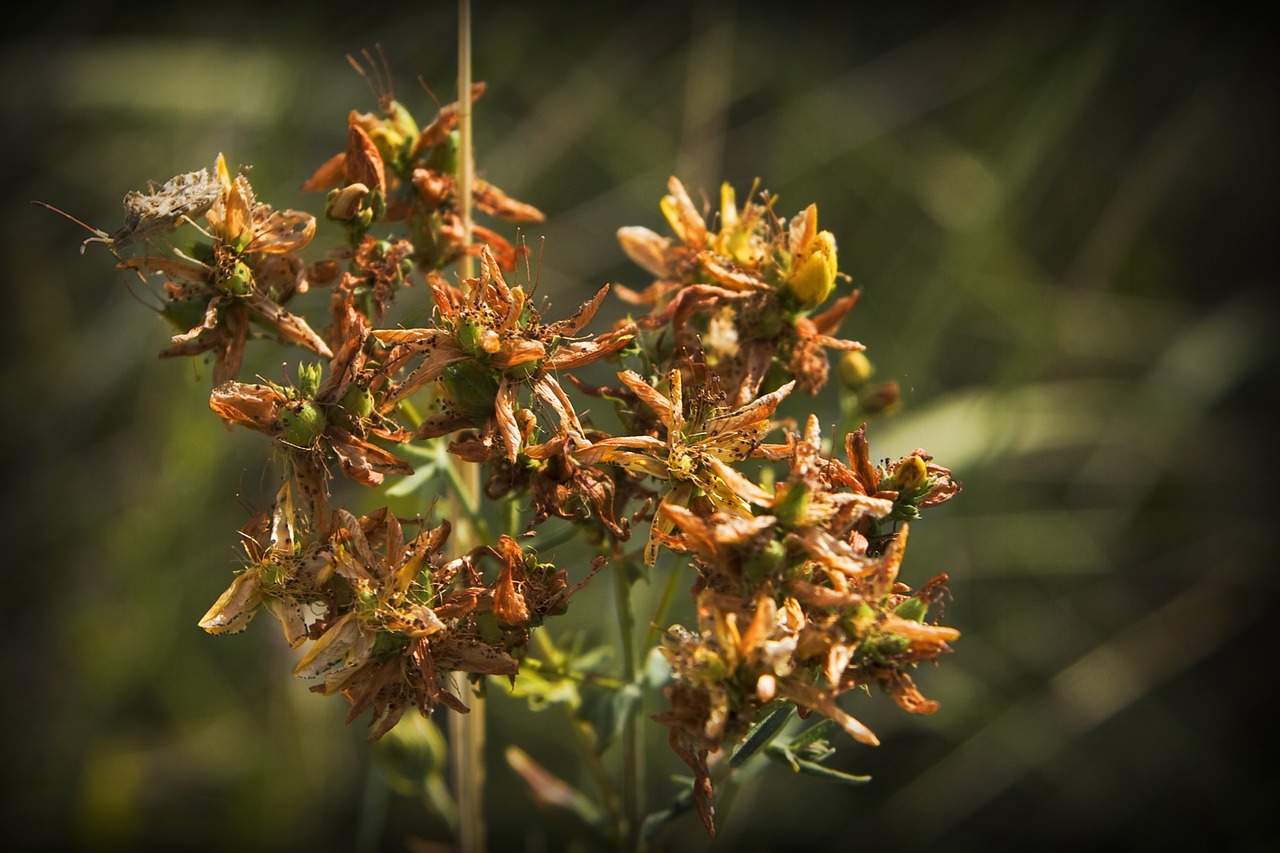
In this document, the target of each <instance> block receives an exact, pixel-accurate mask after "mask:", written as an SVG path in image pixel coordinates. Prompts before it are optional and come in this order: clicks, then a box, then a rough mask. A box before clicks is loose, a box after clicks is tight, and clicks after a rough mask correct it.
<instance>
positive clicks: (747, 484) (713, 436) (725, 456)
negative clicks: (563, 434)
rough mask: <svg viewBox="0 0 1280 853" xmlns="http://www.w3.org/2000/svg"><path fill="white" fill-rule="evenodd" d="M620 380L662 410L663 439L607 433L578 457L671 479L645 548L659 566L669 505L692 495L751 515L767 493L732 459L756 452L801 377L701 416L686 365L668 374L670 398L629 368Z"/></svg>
mask: <svg viewBox="0 0 1280 853" xmlns="http://www.w3.org/2000/svg"><path fill="white" fill-rule="evenodd" d="M618 378H619V379H621V380H622V382H623V384H625V385H626V386H627V387H628V388H629V389H630V390H631V391H632V393H634V394H635V395H636V397H637V398H639V399H640V400H642V401H644V403H645V405H647V406H648V407H649V408H650V409H651V410H652V411H653V412H654V414H655V415H656V416H657V418H658V421H659V423H660V424H661V427H662V430H661V431H662V433H664V435H663V437H661V438H659V437H656V436H653V435H637V436H625V437H617V438H605V439H601V440H600V441H596V442H594V443H592V444H591V445H590V446H589V447H585V448H583V449H581V450H577V451H575V453H574V456H575V457H576V458H577V459H578V461H579V462H584V463H587V464H593V463H597V462H608V463H611V464H613V465H619V466H621V467H623V468H626V469H627V470H630V471H634V472H636V473H639V474H644V475H647V476H650V477H654V478H656V479H658V480H664V481H667V483H668V487H667V492H666V494H665V495H664V496H663V498H662V501H661V503H660V504H659V506H658V509H657V511H656V515H655V516H654V519H653V523H652V524H651V525H650V528H649V529H650V535H649V542H648V544H647V545H646V546H645V564H646V565H649V566H652V565H653V564H654V562H655V561H656V560H657V557H658V547H659V544H660V541H661V539H660V536H661V534H664V533H667V532H669V531H670V530H671V524H672V522H671V519H670V518H669V517H668V516H666V515H664V514H663V513H662V512H661V508H662V506H664V505H676V506H686V505H688V503H689V501H690V499H691V498H693V497H695V496H704V497H706V498H707V499H708V500H709V501H710V502H711V504H712V506H713V507H714V508H716V509H718V510H722V511H725V512H729V513H731V514H734V515H738V516H748V515H750V502H751V499H752V497H755V496H757V493H760V494H761V495H763V493H761V490H760V487H759V486H757V485H755V484H754V483H753V482H751V481H750V480H749V479H748V478H746V477H745V476H743V475H742V474H740V473H739V472H738V471H736V470H734V468H733V467H732V466H731V465H730V464H729V463H731V462H741V461H743V460H745V459H746V458H747V457H748V456H750V455H751V454H752V453H754V452H755V450H756V448H757V447H758V446H759V445H760V443H761V441H762V440H763V438H764V436H765V435H766V434H767V433H768V431H769V430H770V429H771V428H772V421H771V418H772V417H773V413H774V411H775V410H776V409H777V407H778V404H779V403H781V402H782V400H783V399H784V398H785V397H786V396H787V395H788V394H789V393H791V389H792V387H793V385H794V383H792V382H788V383H787V384H786V385H783V386H782V387H781V388H779V389H778V390H776V391H773V392H771V393H769V394H766V395H764V396H763V397H760V398H759V399H757V400H754V401H752V402H751V403H748V404H747V405H745V406H742V407H739V408H736V409H733V410H730V411H708V410H706V409H705V408H699V410H698V411H697V412H696V413H695V417H693V418H689V417H687V416H686V413H685V405H684V391H683V384H684V383H683V379H682V378H681V372H680V371H679V370H672V371H671V372H670V373H669V374H668V375H667V385H668V389H669V394H670V396H665V395H663V394H662V393H661V392H660V391H658V390H657V389H655V388H653V387H652V386H650V385H649V383H647V382H646V381H645V380H644V377H642V376H640V374H638V373H636V372H635V371H631V370H626V371H622V372H621V373H619V374H618Z"/></svg>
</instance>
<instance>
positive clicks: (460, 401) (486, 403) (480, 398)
mask: <svg viewBox="0 0 1280 853" xmlns="http://www.w3.org/2000/svg"><path fill="white" fill-rule="evenodd" d="M440 378H441V380H442V381H443V383H444V390H445V393H446V394H448V395H449V399H450V400H451V401H452V402H453V403H454V405H456V406H457V407H458V408H459V409H461V410H462V411H463V412H464V413H465V414H466V415H467V417H470V418H475V419H477V420H482V419H485V418H488V417H489V416H490V415H492V414H493V406H494V400H496V399H497V397H498V379H497V377H496V376H494V375H493V374H492V373H491V372H490V371H488V370H486V369H485V368H484V367H483V366H482V365H480V364H478V363H476V362H474V361H459V362H457V363H456V364H451V365H449V366H448V367H446V368H445V369H444V372H443V373H442V374H441V377H440Z"/></svg>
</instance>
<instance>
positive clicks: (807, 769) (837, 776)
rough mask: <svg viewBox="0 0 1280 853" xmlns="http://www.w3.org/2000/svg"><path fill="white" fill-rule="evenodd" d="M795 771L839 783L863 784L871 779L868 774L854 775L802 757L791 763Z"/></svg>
mask: <svg viewBox="0 0 1280 853" xmlns="http://www.w3.org/2000/svg"><path fill="white" fill-rule="evenodd" d="M792 766H793V767H794V768H795V770H796V772H797V773H803V774H804V775H805V776H814V777H817V778H818V779H825V780H827V781H828V782H835V783H837V784H840V785H865V784H866V783H867V782H870V781H871V777H870V776H854V775H853V774H852V773H845V772H843V771H840V770H832V769H831V768H830V767H824V766H823V765H821V764H817V763H815V762H812V761H806V760H805V759H803V758H799V759H796V761H795V763H794V764H793V765H792Z"/></svg>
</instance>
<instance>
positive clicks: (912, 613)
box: [893, 598, 929, 622]
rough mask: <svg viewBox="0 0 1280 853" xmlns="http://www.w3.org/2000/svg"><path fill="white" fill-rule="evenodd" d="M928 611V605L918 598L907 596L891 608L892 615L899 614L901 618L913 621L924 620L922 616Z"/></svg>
mask: <svg viewBox="0 0 1280 853" xmlns="http://www.w3.org/2000/svg"><path fill="white" fill-rule="evenodd" d="M928 612H929V605H927V604H925V603H924V602H923V601H921V600H920V599H919V598H908V599H906V600H905V601H903V602H902V603H901V604H899V605H898V606H897V607H895V608H893V615H894V616H900V617H902V618H903V619H910V620H911V621H913V622H924V616H925V614H926V613H928Z"/></svg>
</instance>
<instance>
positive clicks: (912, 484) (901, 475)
mask: <svg viewBox="0 0 1280 853" xmlns="http://www.w3.org/2000/svg"><path fill="white" fill-rule="evenodd" d="M928 482H929V468H928V466H926V465H925V464H924V460H923V459H921V458H920V457H919V456H915V455H914V454H913V455H911V456H908V457H906V458H905V459H903V460H902V461H901V462H899V463H898V467H897V469H896V470H895V471H894V472H893V486H892V488H894V489H896V490H897V491H899V492H913V491H917V490H919V489H920V488H921V487H922V486H924V485H926V484H927V483H928Z"/></svg>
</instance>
